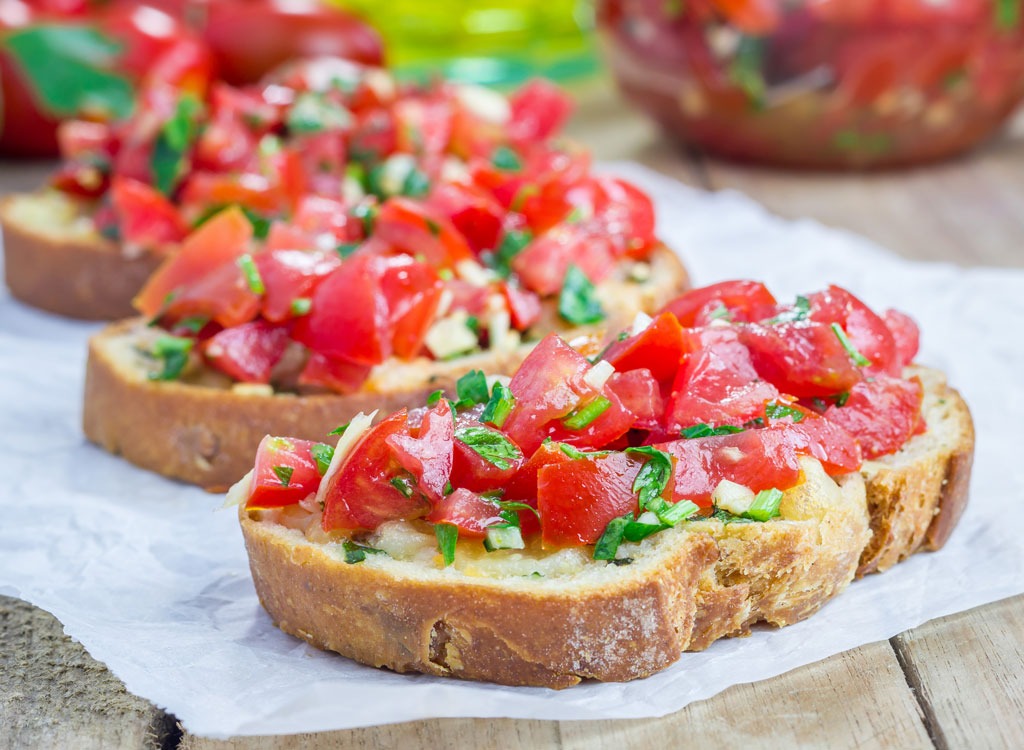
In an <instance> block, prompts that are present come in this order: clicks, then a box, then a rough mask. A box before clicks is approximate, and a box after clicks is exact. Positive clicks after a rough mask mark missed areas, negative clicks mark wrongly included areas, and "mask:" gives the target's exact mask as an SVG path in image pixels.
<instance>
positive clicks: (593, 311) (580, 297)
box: [558, 264, 605, 325]
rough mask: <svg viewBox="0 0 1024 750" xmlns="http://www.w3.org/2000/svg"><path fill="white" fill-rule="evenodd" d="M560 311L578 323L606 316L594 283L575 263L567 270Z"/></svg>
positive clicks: (560, 295)
mask: <svg viewBox="0 0 1024 750" xmlns="http://www.w3.org/2000/svg"><path fill="white" fill-rule="evenodd" d="M558 313H559V314H560V315H561V316H562V317H563V318H565V319H566V320H567V321H569V322H570V323H575V324H576V325H586V324H588V323H598V322H600V321H602V320H604V318H605V313H604V308H602V307H601V301H600V300H599V299H598V298H597V292H596V289H595V288H594V285H593V284H592V283H591V281H590V279H588V278H587V275H586V274H585V273H583V271H581V270H580V269H579V267H578V266H576V265H575V264H573V265H570V266H569V269H568V270H567V271H566V272H565V280H564V281H563V282H562V291H561V293H560V294H559V295H558Z"/></svg>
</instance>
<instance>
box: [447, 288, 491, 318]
mask: <svg viewBox="0 0 1024 750" xmlns="http://www.w3.org/2000/svg"><path fill="white" fill-rule="evenodd" d="M444 288H445V291H447V292H449V293H450V294H451V295H452V302H451V304H450V305H449V306H448V309H449V310H450V311H455V310H465V311H466V314H467V315H473V316H475V317H477V318H480V317H483V315H484V312H485V311H486V310H487V302H488V300H489V299H490V296H491V294H492V292H491V289H490V287H486V286H477V285H476V284H470V283H469V282H468V281H463V280H462V279H451V280H449V281H446V282H445V283H444Z"/></svg>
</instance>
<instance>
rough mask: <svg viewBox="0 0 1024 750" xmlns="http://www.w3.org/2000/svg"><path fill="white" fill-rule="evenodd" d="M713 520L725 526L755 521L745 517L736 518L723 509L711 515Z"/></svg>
mask: <svg viewBox="0 0 1024 750" xmlns="http://www.w3.org/2000/svg"><path fill="white" fill-rule="evenodd" d="M711 518H713V519H714V520H716V521H721V522H722V523H725V524H730V523H753V520H752V519H750V518H744V517H743V516H734V515H733V514H732V513H730V512H729V511H727V510H722V509H718V510H716V511H715V512H714V513H712V514H711Z"/></svg>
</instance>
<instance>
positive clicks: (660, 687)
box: [0, 164, 1024, 737]
mask: <svg viewBox="0 0 1024 750" xmlns="http://www.w3.org/2000/svg"><path fill="white" fill-rule="evenodd" d="M611 171H614V172H616V173H618V174H621V175H623V176H625V177H627V178H629V179H632V180H634V181H636V182H637V183H639V184H640V185H641V186H642V187H644V188H645V189H647V190H648V191H649V192H650V193H651V195H653V196H654V198H655V201H656V203H657V207H658V213H659V217H660V218H659V229H660V233H661V235H662V236H663V237H664V239H665V240H666V241H667V242H668V244H669V245H671V246H672V247H675V248H678V250H679V251H680V252H681V253H682V255H683V257H684V259H685V261H686V263H687V265H688V266H689V268H690V269H691V272H692V275H693V278H694V280H695V281H696V282H697V283H701V284H703V283H710V282H713V281H718V280H721V279H724V278H735V277H746V278H756V279H763V280H765V281H766V282H768V284H769V285H770V286H771V288H772V289H773V290H775V291H776V292H777V293H778V295H779V296H780V297H783V298H785V297H787V296H790V295H793V294H796V293H799V292H805V291H812V290H815V289H819V288H822V287H823V286H825V285H826V284H828V283H830V282H835V283H839V284H841V285H844V286H846V287H848V288H849V289H851V290H852V291H854V292H855V293H856V294H858V295H861V296H862V297H863V298H864V299H865V300H866V301H867V302H868V303H869V304H871V305H872V306H874V307H876V308H877V309H884V308H886V307H890V306H892V307H898V308H900V309H902V310H904V311H906V312H908V313H910V314H911V315H912V316H913V317H914V318H916V319H917V321H918V322H919V323H920V325H921V328H922V330H923V337H922V349H921V355H920V361H921V362H923V363H926V364H929V365H933V366H936V367H939V368H942V369H944V370H945V371H946V372H947V373H948V374H949V377H950V381H951V382H952V383H953V384H954V385H955V386H956V387H957V388H959V389H960V390H961V391H962V392H963V394H964V396H965V397H966V398H967V400H968V402H969V403H970V405H971V408H972V409H973V412H974V416H975V419H976V426H977V431H978V444H977V457H976V462H975V470H974V482H973V487H972V499H971V503H970V505H969V507H968V509H967V512H966V514H965V515H964V517H963V520H962V522H961V523H960V526H959V528H958V529H957V530H956V532H955V533H954V534H953V537H952V538H951V540H950V541H949V543H948V544H947V546H946V548H945V549H943V550H942V551H941V552H939V553H934V554H921V555H917V556H915V557H914V558H912V559H911V560H909V561H907V562H905V563H903V564H901V565H899V566H897V567H896V568H895V569H893V570H891V571H889V572H887V573H885V574H884V575H879V576H870V577H868V578H867V579H865V580H862V581H858V582H855V583H854V584H852V585H851V586H850V588H849V589H848V590H847V592H846V593H844V594H843V595H842V596H840V597H839V598H838V599H836V600H834V601H833V602H831V603H830V604H828V605H827V606H826V607H825V608H824V609H823V610H822V611H821V612H820V613H819V614H817V615H815V616H814V617H812V618H811V619H810V620H807V621H805V622H802V623H799V624H797V625H793V626H791V627H788V628H784V629H781V630H774V629H759V630H757V631H756V632H755V633H754V634H753V635H752V636H751V637H750V638H743V639H734V640H726V641H720V642H718V643H716V644H714V645H713V646H712V647H711V648H709V649H708V650H707V651H705V652H703V653H698V654H684V655H683V657H682V658H681V659H680V661H679V662H678V663H677V664H676V665H674V666H672V667H671V668H669V669H667V670H665V671H663V672H661V673H659V674H657V675H654V676H653V677H650V678H648V679H645V680H639V681H634V682H631V683H625V684H596V683H595V684H583V685H580V686H578V687H575V688H572V689H570V690H564V691H561V692H555V691H550V690H546V689H540V688H508V687H501V686H496V685H487V684H473V683H467V682H460V681H457V680H445V679H440V678H434V677H426V676H417V675H399V674H393V673H390V672H387V671H383V670H376V669H371V668H368V667H364V666H360V665H358V664H354V663H353V662H351V661H349V660H347V659H344V658H342V657H340V656H337V655H334V654H327V653H322V652H319V651H317V650H316V649H313V648H311V647H309V646H307V645H305V644H304V643H303V642H301V641H299V640H297V639H295V638H292V637H290V636H288V635H285V634H284V633H282V632H280V631H278V630H277V629H276V628H274V627H273V626H272V625H271V622H270V619H269V618H268V616H267V615H266V614H265V613H264V612H263V610H262V609H261V607H260V605H259V603H258V601H257V599H256V595H255V593H254V590H253V586H252V582H251V580H250V578H249V572H248V565H247V560H246V555H245V552H244V549H243V545H242V539H241V534H240V532H239V530H238V524H237V520H236V517H235V513H234V511H233V510H222V509H221V507H220V506H221V504H222V501H223V499H222V498H221V497H219V496H215V495H209V494H206V493H204V492H202V491H199V490H197V489H194V488H191V487H187V486H184V485H181V484H177V483H174V482H171V481H167V480H164V479H162V478H160V477H157V476H155V475H151V474H149V473H147V472H145V471H142V470H140V469H136V468H135V467H133V466H131V465H129V464H128V463H126V462H124V461H122V460H120V459H118V458H115V457H113V456H110V455H107V454H106V453H105V452H103V451H102V450H100V449H98V448H96V447H94V446H92V445H90V444H89V443H87V442H86V441H85V439H84V437H83V436H82V432H81V428H80V419H81V405H80V399H81V392H82V383H83V371H84V363H85V342H86V338H87V337H88V335H89V334H91V333H93V332H94V331H96V330H98V328H99V326H96V325H93V324H83V323H78V322H72V321H67V320H62V319H60V318H57V317H54V316H49V315H46V314H44V313H39V312H36V311H34V310H31V309H29V308H27V307H24V306H22V305H20V304H18V303H16V302H14V301H13V300H11V299H10V297H9V295H7V293H6V292H5V291H0V476H2V477H3V478H4V481H3V487H4V490H3V492H2V497H3V499H4V511H5V518H4V522H3V524H0V550H2V555H0V593H4V594H9V595H13V596H18V597H21V598H23V599H26V600H28V601H30V602H32V603H33V604H35V605H37V606H39V607H42V608H44V609H46V610H48V611H50V612H52V613H53V614H55V615H56V616H57V617H58V618H59V619H60V620H61V622H63V623H64V627H65V630H66V632H67V633H68V634H69V635H71V636H72V637H74V638H75V639H77V640H79V641H81V642H82V644H84V646H85V647H86V648H87V649H88V651H89V653H91V654H92V655H93V656H94V657H95V658H97V659H99V660H100V661H102V662H104V663H105V664H107V666H108V667H109V668H110V669H111V670H112V671H113V672H114V674H116V675H117V676H118V677H119V678H120V679H121V680H123V681H124V683H125V684H126V685H127V687H128V689H129V690H130V691H132V692H133V693H136V694H138V695H140V696H143V697H144V698H147V699H149V700H151V701H153V702H154V703H156V704H157V705H159V706H161V707H163V708H165V709H167V710H168V711H171V712H173V713H174V714H175V715H176V716H177V717H178V718H179V719H180V720H181V721H182V722H183V723H184V725H185V726H186V727H187V728H188V730H189V731H191V732H193V733H195V734H199V735H206V736H210V737H228V736H237V735H257V734H287V733H298V732H315V731H323V730H331V729H343V728H350V727H358V726H367V725H372V724H383V723H388V722H399V721H407V720H412V719H421V718H429V717H445V716H457V717H513V718H531V719H606V718H643V717H654V716H661V715H664V714H667V713H670V712H673V711H676V710H678V709H680V708H682V707H683V706H685V705H686V704H688V703H690V702H691V701H695V700H699V699H702V698H707V697H709V696H711V695H714V694H715V693H717V692H719V691H721V690H723V689H725V688H727V687H729V686H731V685H734V684H737V683H742V682H750V681H754V680H761V679H765V678H768V677H772V676H774V675H777V674H780V673H782V672H785V671H787V670H790V669H793V668H795V667H798V666H801V665H803V664H807V663H810V662H812V661H815V660H818V659H822V658H825V657H827V656H830V655H832V654H835V653H838V652H840V651H843V650H845V649H849V648H853V647H855V646H858V645H861V644H864V643H869V642H872V641H877V640H880V639H883V638H888V637H890V636H892V635H894V634H896V633H899V632H901V631H903V630H906V629H908V628H912V627H915V626H917V625H919V624H921V623H923V622H925V621H926V620H929V619H931V618H935V617H940V616H942V615H946V614H950V613H952V612H957V611H960V610H964V609H968V608H971V607H975V606H978V605H980V604H984V603H987V602H992V601H995V600H998V599H1000V598H1004V597H1007V596H1011V595H1014V594H1017V593H1020V592H1022V591H1024V549H1022V546H1021V543H1020V541H1019V532H1017V531H1016V529H1015V526H1016V524H1010V523H1007V519H1008V518H1014V517H1016V516H1017V515H1019V512H1020V507H1021V500H1022V496H1024V475H1022V472H1024V462H1022V461H1020V460H1019V444H1020V443H1019V431H1020V425H1021V424H1024V391H1022V389H1020V388H1017V387H1015V384H1017V383H1019V382H1020V377H1021V373H1022V372H1024V348H1022V347H1021V346H1020V345H1019V342H1018V341H1017V339H1018V338H1019V337H1018V336H1016V335H1007V334H1008V333H1011V332H1016V331H1020V330H1022V329H1024V273H1022V272H1019V271H1013V270H1007V269H991V268H975V269H962V268H956V267H953V266H950V265H925V264H920V263H910V262H907V261H904V260H901V259H899V258H897V257H895V256H893V255H891V254H889V253H887V252H885V251H883V250H881V249H879V248H878V247H876V246H874V245H872V244H871V243H870V242H868V241H866V240H864V239H862V238H859V237H856V236H853V235H850V234H847V233H844V232H840V231H836V230H831V229H827V228H825V227H822V226H820V225H818V224H815V223H813V222H809V221H801V222H789V221H784V220H782V219H779V218H777V217H774V216H771V215H769V214H768V213H766V212H765V211H764V210H763V209H762V208H761V207H759V206H758V205H757V204H755V203H753V202H752V201H750V200H749V199H747V198H745V197H743V196H741V195H738V194H734V193H719V194H708V193H704V192H698V191H695V190H691V189H689V188H686V187H684V186H681V185H679V184H678V183H676V182H673V181H671V180H668V179H666V178H664V177H661V176H658V175H656V174H654V173H652V172H650V171H647V170H644V169H642V168H640V167H638V166H636V165H629V164H622V165H614V167H613V168H611Z"/></svg>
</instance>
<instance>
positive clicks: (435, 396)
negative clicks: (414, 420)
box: [427, 390, 444, 408]
mask: <svg viewBox="0 0 1024 750" xmlns="http://www.w3.org/2000/svg"><path fill="white" fill-rule="evenodd" d="M443 397H444V391H442V390H436V391H434V392H433V393H431V394H430V395H429V396H427V406H429V407H430V408H434V407H435V406H437V404H438V402H440V400H441V399H442V398H443Z"/></svg>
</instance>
